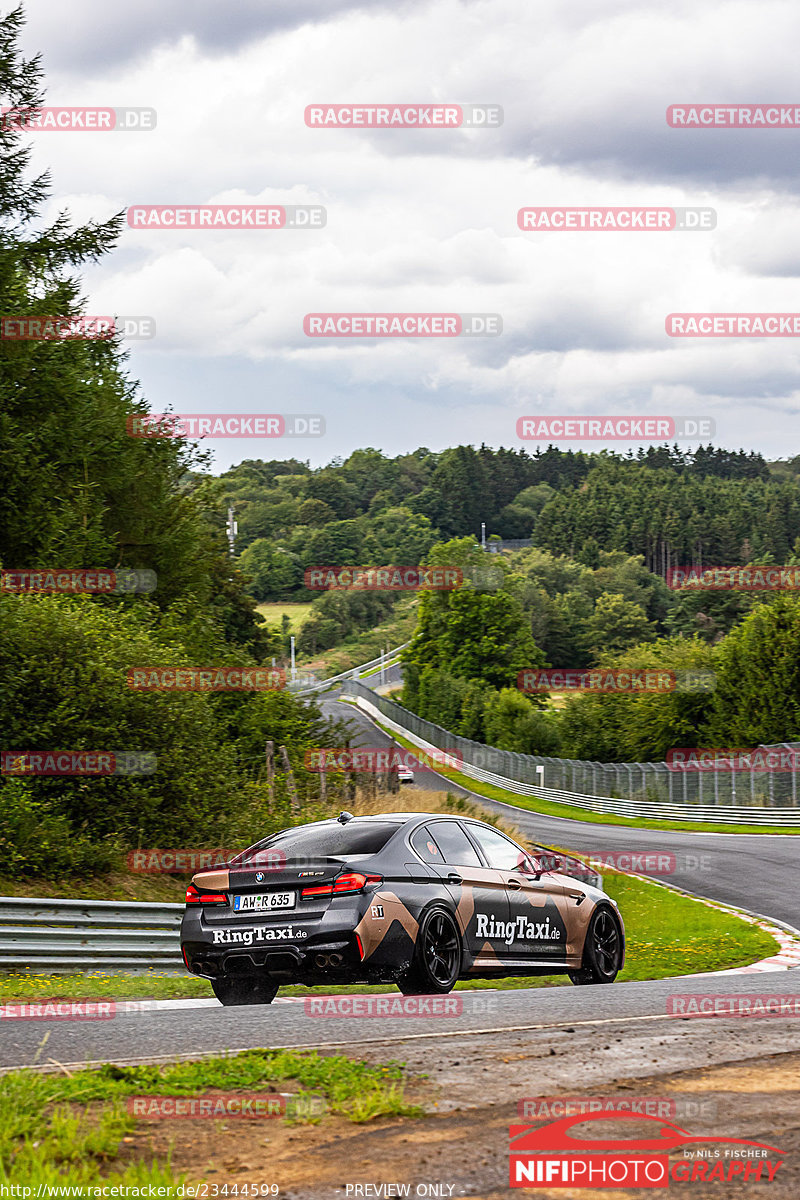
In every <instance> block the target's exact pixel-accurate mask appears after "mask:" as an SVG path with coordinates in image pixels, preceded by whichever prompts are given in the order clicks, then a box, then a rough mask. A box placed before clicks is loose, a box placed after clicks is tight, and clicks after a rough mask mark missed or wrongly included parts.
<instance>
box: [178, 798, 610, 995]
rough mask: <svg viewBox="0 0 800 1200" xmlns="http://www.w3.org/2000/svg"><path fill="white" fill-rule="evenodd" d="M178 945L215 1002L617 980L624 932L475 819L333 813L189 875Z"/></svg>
mask: <svg viewBox="0 0 800 1200" xmlns="http://www.w3.org/2000/svg"><path fill="white" fill-rule="evenodd" d="M181 950H182V953H183V958H184V962H185V963H186V967H187V969H188V970H189V971H191V972H193V973H194V974H195V975H201V976H205V977H206V978H208V979H210V981H211V986H212V988H213V989H214V993H215V995H216V996H217V997H218V999H219V1000H221V1001H222V1003H223V1004H226V1005H228V1004H231V1005H232V1004H269V1003H270V1002H271V1001H272V1000H273V999H274V997H275V995H276V993H277V991H278V988H279V987H280V986H281V984H293V983H303V984H308V985H311V986H315V985H326V984H327V985H328V986H330V984H332V983H360V982H364V983H377V984H387V983H393V984H396V985H397V987H398V988H399V989H400V991H401V992H403V993H405V994H411V995H417V994H433V993H440V994H444V993H447V992H449V991H450V990H451V989H452V987H453V985H454V984H455V983H456V981H457V980H458V979H467V978H472V979H474V978H482V979H492V978H498V977H501V976H504V975H530V976H535V975H553V974H557V973H566V974H568V975H569V977H570V979H571V980H572V981H573V983H576V984H590V983H611V982H613V980H614V979H615V978H616V976H617V973H618V972H619V971H620V969H621V968H622V965H623V962H624V958H625V932H624V926H623V923H622V918H621V916H620V914H619V912H618V910H617V906H616V904H615V902H614V901H613V900H611V899H610V898H609V897H608V896H607V895H606V894H605V893H604V892H603V891H601V890H600V889H599V888H595V887H592V886H590V885H589V884H587V883H584V882H582V881H578V880H575V879H572V878H570V877H568V876H566V875H561V874H558V873H557V872H556V871H554V870H546V869H545V864H543V863H541V862H539V861H538V859H536V858H532V857H531V856H530V855H529V854H527V853H526V852H525V851H524V850H523V849H522V848H521V847H520V846H518V845H517V843H516V842H514V841H512V840H511V839H510V838H508V837H506V835H505V834H503V833H500V832H499V831H498V830H496V829H494V828H493V827H492V826H491V825H487V824H485V823H484V822H483V821H477V820H474V819H472V818H466V817H459V818H456V817H453V816H434V815H431V814H429V813H389V814H385V815H381V816H373V817H352V816H351V815H350V814H349V813H342V814H341V815H340V816H339V817H338V818H337V819H335V820H328V821H317V822H314V823H313V824H309V825H301V826H297V827H295V828H292V829H287V830H284V831H283V832H282V833H278V834H274V835H272V836H271V837H268V838H265V839H264V840H263V841H261V842H257V843H256V844H255V845H254V846H251V847H250V848H249V850H245V851H243V852H242V853H241V854H240V855H238V856H237V857H236V858H235V859H233V860H232V861H231V862H230V863H229V864H228V866H227V867H226V868H225V869H223V870H212V871H201V872H199V873H198V874H197V875H195V876H194V877H193V880H192V883H191V885H190V886H189V887H188V888H187V891H186V910H185V913H184V917H183V921H182V924H181Z"/></svg>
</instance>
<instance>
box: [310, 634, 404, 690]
mask: <svg viewBox="0 0 800 1200" xmlns="http://www.w3.org/2000/svg"><path fill="white" fill-rule="evenodd" d="M408 645H410V643H409V642H403V644H402V645H401V646H396V647H395V648H394V650H390V651H389V653H388V654H386V655H381V656H379V657H378V658H373V659H370V661H369V662H366V663H361V665H360V666H358V667H351V668H350V670H349V671H342V672H341V674H339V675H331V677H330V679H321V680H320V681H319V683H314V684H311V685H310V686H309V687H299V688H298V687H295V686H293V685H292V683H291V682H290V683H289V684H288V685H287V686H288V689H289V691H291V692H293V693H294V695H295V696H310V695H313V693H315V692H324V691H326V689H327V688H329V687H332V686H333V685H334V684H336V683H340V682H341V681H342V680H345V679H358V676H359V675H361V674H362V673H363V672H364V671H371V670H374V669H375V668H376V667H377V668H380V667H381V665H383V666H384V667H394V666H397V656H398V654H399V653H400V651H401V650H405V648H406V646H408Z"/></svg>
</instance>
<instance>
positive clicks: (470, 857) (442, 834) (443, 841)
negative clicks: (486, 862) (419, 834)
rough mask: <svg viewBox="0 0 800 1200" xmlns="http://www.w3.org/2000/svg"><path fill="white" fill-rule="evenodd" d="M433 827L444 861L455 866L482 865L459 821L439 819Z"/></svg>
mask: <svg viewBox="0 0 800 1200" xmlns="http://www.w3.org/2000/svg"><path fill="white" fill-rule="evenodd" d="M431 829H432V831H433V833H434V834H435V836H436V841H437V842H438V843H439V848H440V850H441V852H442V854H443V855H444V861H445V862H446V863H450V865H451V866H454V867H480V866H481V865H482V864H481V860H480V859H479V858H478V855H477V853H476V852H475V847H474V846H473V845H472V842H471V841H470V840H469V838H468V837H467V835H466V834H465V833H464V830H463V829H462V828H461V826H460V825H459V823H458V821H437V822H436V823H435V824H434V825H431Z"/></svg>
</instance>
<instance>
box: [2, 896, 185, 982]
mask: <svg viewBox="0 0 800 1200" xmlns="http://www.w3.org/2000/svg"><path fill="white" fill-rule="evenodd" d="M182 915H183V905H182V904H138V903H118V902H117V901H115V900H50V899H41V900H40V899H32V898H29V897H27V896H25V897H23V896H0V970H4V971H5V970H8V971H11V970H14V971H21V970H26V971H32V972H40V973H41V972H46V971H96V970H101V971H105V970H109V971H118V970H125V971H146V970H149V969H151V968H161V969H162V970H163V969H168V970H174V969H176V968H181V967H183V959H182V957H181V949H180V940H179V930H180V923H181V917H182Z"/></svg>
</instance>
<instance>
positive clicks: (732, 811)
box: [344, 680, 800, 828]
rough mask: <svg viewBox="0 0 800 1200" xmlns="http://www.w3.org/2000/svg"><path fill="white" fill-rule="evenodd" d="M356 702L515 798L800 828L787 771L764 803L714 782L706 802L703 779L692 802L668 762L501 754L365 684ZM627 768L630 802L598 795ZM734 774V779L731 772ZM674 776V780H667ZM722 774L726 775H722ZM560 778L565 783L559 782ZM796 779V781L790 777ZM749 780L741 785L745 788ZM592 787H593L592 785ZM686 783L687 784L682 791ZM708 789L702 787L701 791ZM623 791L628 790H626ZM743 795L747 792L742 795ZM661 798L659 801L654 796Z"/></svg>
mask: <svg viewBox="0 0 800 1200" xmlns="http://www.w3.org/2000/svg"><path fill="white" fill-rule="evenodd" d="M344 691H345V692H346V693H347V694H348V695H352V696H355V697H356V699H357V702H358V705H359V707H360V708H362V709H364V711H366V712H368V713H369V712H370V710H371V715H373V716H379V717H381V719H382V721H383V723H384V724H385V725H388V726H389V727H390V728H391V727H392V726H393V727H394V729H395V730H396V731H397V732H398V733H402V734H404V735H405V736H406V737H407V738H408V739H409V740H410V741H415V742H416V743H417V744H418V745H420V747H423V748H424V747H428V748H429V747H435V748H436V749H439V750H446V751H449V752H450V753H452V754H458V755H459V756H460V759H461V764H462V765H460V766H459V768H458V769H459V771H461V772H462V773H463V774H464V775H467V776H469V777H470V778H472V779H477V780H478V781H480V782H483V783H491V784H494V785H495V786H496V787H501V788H504V789H505V790H506V791H509V792H515V793H517V794H518V795H522V796H537V797H540V798H541V799H542V800H553V801H557V802H558V803H559V804H566V805H570V806H571V807H573V808H585V809H588V810H589V811H590V812H597V813H609V814H613V815H615V816H621V817H630V818H631V819H636V818H638V817H642V818H646V819H649V820H656V821H713V822H714V823H717V824H721V825H723V824H724V825H737V824H748V825H781V826H785V827H786V828H797V827H800V807H798V805H797V779H796V772H794V771H793V772H791V773H790V772H784V773H783V775H782V776H779V775H778V773H776V776H777V777H778V779H779V784H782V785H783V786H782V787H780V791H779V784H778V783H776V780H775V778H773V776H772V775H770V776H769V779H768V781H767V783H766V791H762V792H761V793H760V795H759V799H761V801H762V803H761V804H752V805H745V804H737V803H736V781H735V779H733V780H732V781H731V780H725V779H723V780H722V786H721V785H720V779H719V778H717V779H715V780H714V783H713V784H712V786H711V790H712V792H713V793H714V803H712V804H708V803H703V793H702V790H700V791H699V794H698V789H697V782H696V778H695V779H694V780H693V781H692V782H693V783H694V787H693V789H692V790H693V792H694V795H692V796H691V797H690V796H688V795H687V792H688V788H687V775H686V773H683V775H682V778H681V776H679V775H676V774H675V773H672V772H670V771H669V770H668V769H667V768H666V766H665V764H663V763H589V762H583V761H581V760H578V759H566V758H564V759H560V758H545V757H540V756H538V755H534V754H515V753H513V752H512V751H510V750H498V749H496V748H495V747H492V746H484V745H482V744H481V743H480V742H473V741H471V740H470V739H469V738H462V737H459V736H458V735H456V734H454V733H450V732H448V730H446V729H443V728H442V727H441V726H440V725H434V724H433V722H431V721H426V720H424V719H423V718H422V717H418V716H417V714H416V713H412V712H410V711H409V710H408V709H407V708H403V707H402V705H399V704H396V703H395V702H394V701H392V700H388V699H387V698H386V697H385V696H380V695H377V694H376V693H375V692H373V691H371V690H370V689H369V688H365V687H364V686H363V684H360V683H357V682H356V681H355V680H350V681H349V682H348V683H347V684H346V685H345V688H344ZM487 763H491V764H492V765H493V766H494V765H497V766H499V768H500V770H498V771H490V770H488V769H487V767H486V764H487ZM648 768H661V772H653V771H651V770H648ZM621 769H625V772H626V773H625V774H624V775H623V776H622V780H624V782H625V783H627V785H628V789H629V793H628V797H627V798H625V797H622V796H619V795H611V794H603V793H602V792H600V791H599V789H598V788H597V781H598V778H599V781H600V784H601V786H602V785H603V784H604V783H605V782H606V780H607V779H609V780H614V779H615V780H616V781H618V782H619V781H620V770H621ZM634 772H636V773H637V777H636V783H637V784H638V789H637V791H638V795H636V794H634V783H633V780H634ZM547 773H549V774H550V775H551V776H552V775H556V777H557V780H556V781H557V782H559V783H564V782H565V781H566V777H567V776H568V775H569V776H570V781H571V782H574V781H575V780H576V779H577V780H578V781H580V782H582V783H583V785H584V786H583V788H582V789H581V788H580V787H578V788H576V787H574V786H573V787H572V788H568V787H552V786H549V787H548V786H546V784H547V782H548V780H547ZM726 774H733V773H732V772H728V773H726ZM664 775H666V776H667V777H668V778H666V779H665V778H664ZM717 775H718V776H720V775H723V773H722V772H717ZM559 776H560V778H559ZM787 776H788V778H787ZM742 782H743V781H741V780H740V784H741V783H742ZM587 783H589V784H590V788H591V790H590V788H589V787H586V784H587ZM659 783H660V784H661V785H662V787H665V786H668V788H669V791H668V795H667V796H663V795H659V793H658V790H657V788H658V784H659ZM673 783H674V784H675V785H676V786H675V790H676V791H677V790H682V792H683V799H682V801H674V800H673V798H672V789H673ZM678 784H680V785H681V787H680V789H679V788H678V786H677V785H678ZM700 789H702V783H701V784H700ZM752 789H753V781H752V778H750V779H748V780H747V787H746V789H745V790H747V791H751V794H752ZM620 790H621V789H620ZM740 790H743V789H740ZM653 792H655V793H656V794H655V795H653V794H652V793H653Z"/></svg>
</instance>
